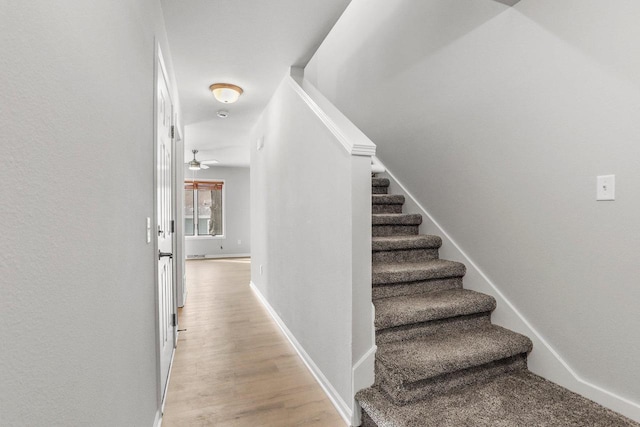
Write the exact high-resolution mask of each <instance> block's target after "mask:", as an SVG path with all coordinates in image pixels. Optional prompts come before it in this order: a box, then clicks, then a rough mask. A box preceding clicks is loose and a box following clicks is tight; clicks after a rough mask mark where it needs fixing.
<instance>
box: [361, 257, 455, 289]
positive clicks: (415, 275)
mask: <svg viewBox="0 0 640 427" xmlns="http://www.w3.org/2000/svg"><path fill="white" fill-rule="evenodd" d="M371 271H372V277H371V281H372V284H374V285H380V284H390V283H402V282H417V281H419V280H431V279H444V278H450V277H462V276H464V274H465V272H466V267H465V266H464V264H462V263H460V262H456V261H449V260H445V259H430V260H425V261H420V262H394V263H375V264H373V266H372V270H371Z"/></svg>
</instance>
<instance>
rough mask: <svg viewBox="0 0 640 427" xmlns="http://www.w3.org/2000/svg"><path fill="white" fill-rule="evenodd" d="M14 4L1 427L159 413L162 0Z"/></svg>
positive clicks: (0, 244) (9, 29)
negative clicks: (157, 84)
mask: <svg viewBox="0 0 640 427" xmlns="http://www.w3.org/2000/svg"><path fill="white" fill-rule="evenodd" d="M0 8H1V9H2V13H0V27H2V38H0V53H1V54H0V80H2V85H0V109H1V113H0V127H1V128H2V135H3V136H2V142H1V145H2V150H1V151H2V154H1V155H0V181H1V182H2V186H0V219H1V221H2V224H3V232H2V238H0V249H1V252H2V256H1V257H0V277H2V286H1V289H2V297H1V298H0V312H1V313H2V319H3V322H4V325H3V327H2V329H1V330H0V340H1V342H2V345H1V346H0V360H2V363H0V424H1V425H3V426H25V425H29V426H71V425H92V426H131V425H135V426H151V425H152V424H153V422H154V417H156V414H157V410H158V391H157V365H156V295H155V284H154V265H155V262H154V260H155V254H154V250H153V245H151V244H147V243H146V231H145V225H146V223H145V221H146V218H147V217H153V212H154V206H153V195H154V187H153V170H154V158H153V147H154V144H153V131H154V126H153V117H154V111H153V103H154V63H155V58H154V55H155V53H154V52H155V44H156V41H155V40H154V39H155V38H157V39H158V41H159V42H160V43H161V46H162V48H163V54H164V58H165V60H166V61H167V62H168V63H167V66H168V67H171V63H170V52H169V49H168V47H167V45H166V39H165V36H164V29H163V28H164V27H163V22H162V14H161V10H160V6H159V3H158V2H157V1H156V0H141V1H136V2H131V1H129V0H91V1H82V2H78V1H58V2H46V1H38V2H4V1H3V2H2V6H0Z"/></svg>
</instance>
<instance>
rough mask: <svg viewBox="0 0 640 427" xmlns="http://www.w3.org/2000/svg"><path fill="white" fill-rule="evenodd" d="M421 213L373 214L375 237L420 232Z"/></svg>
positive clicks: (372, 229)
mask: <svg viewBox="0 0 640 427" xmlns="http://www.w3.org/2000/svg"><path fill="white" fill-rule="evenodd" d="M420 224H422V215H420V214H373V215H371V225H372V227H371V232H372V234H373V236H374V237H378V236H398V235H411V234H413V235H415V234H418V231H419V226H420Z"/></svg>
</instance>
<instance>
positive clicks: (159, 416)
mask: <svg viewBox="0 0 640 427" xmlns="http://www.w3.org/2000/svg"><path fill="white" fill-rule="evenodd" d="M161 426H162V412H161V411H156V418H155V419H154V420H153V427H161Z"/></svg>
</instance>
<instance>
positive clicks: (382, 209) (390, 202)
mask: <svg viewBox="0 0 640 427" xmlns="http://www.w3.org/2000/svg"><path fill="white" fill-rule="evenodd" d="M402 205H404V196H403V195H401V194H372V195H371V213H374V214H383V213H396V214H399V213H402Z"/></svg>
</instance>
